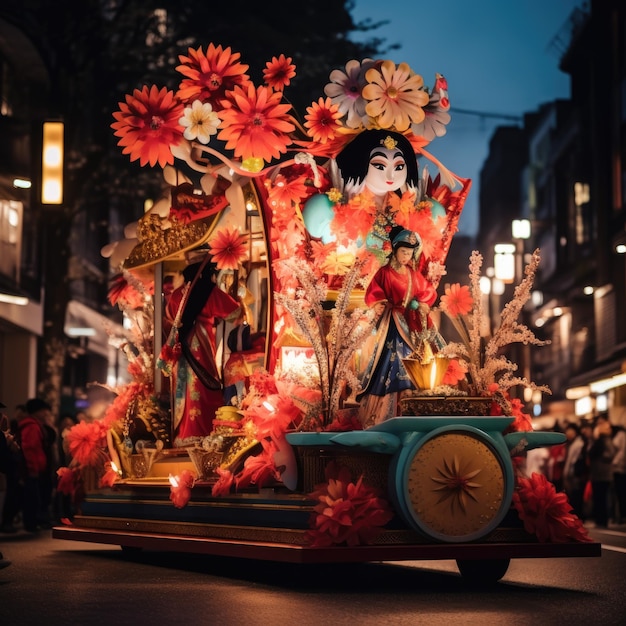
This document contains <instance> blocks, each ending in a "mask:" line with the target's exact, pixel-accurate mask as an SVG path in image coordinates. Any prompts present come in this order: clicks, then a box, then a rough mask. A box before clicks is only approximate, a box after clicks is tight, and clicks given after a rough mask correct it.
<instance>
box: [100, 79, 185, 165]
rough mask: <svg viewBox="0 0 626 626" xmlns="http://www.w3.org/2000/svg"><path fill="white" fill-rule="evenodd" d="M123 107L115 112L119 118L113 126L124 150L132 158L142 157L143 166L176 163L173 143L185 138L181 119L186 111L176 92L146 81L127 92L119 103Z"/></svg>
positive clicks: (123, 152) (141, 163)
mask: <svg viewBox="0 0 626 626" xmlns="http://www.w3.org/2000/svg"><path fill="white" fill-rule="evenodd" d="M119 107H120V110H119V111H116V112H115V113H113V117H114V118H115V120H116V121H115V122H114V123H113V124H111V128H113V129H114V130H115V133H114V135H115V136H116V137H120V140H119V141H118V142H117V145H118V146H122V147H123V148H124V149H123V150H122V154H130V160H131V161H136V160H137V159H139V164H140V165H141V166H142V167H143V166H144V165H146V164H148V163H149V164H150V165H151V166H154V165H156V164H157V163H158V164H159V165H160V166H161V167H165V166H166V165H171V164H172V163H174V156H173V155H172V152H171V150H170V144H177V143H178V142H179V141H180V140H181V136H182V133H183V128H182V126H180V124H179V123H178V120H179V119H180V117H181V115H182V114H183V105H182V104H181V103H180V102H178V101H177V100H176V98H175V97H174V92H173V91H169V90H168V89H167V88H165V87H163V88H162V89H160V90H159V88H158V87H156V86H155V85H152V87H150V88H148V87H147V86H146V85H144V87H143V88H142V89H141V91H140V90H139V89H135V90H134V91H133V94H132V95H127V96H126V102H120V103H119Z"/></svg>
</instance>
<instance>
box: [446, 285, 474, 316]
mask: <svg viewBox="0 0 626 626" xmlns="http://www.w3.org/2000/svg"><path fill="white" fill-rule="evenodd" d="M472 306H474V301H473V300H472V294H471V293H470V290H469V287H468V286H467V285H463V286H461V285H460V284H459V283H454V284H453V285H448V286H446V292H445V294H444V295H443V296H441V308H442V309H443V310H444V312H445V313H447V314H448V315H450V317H458V316H459V315H467V314H468V313H469V312H470V311H471V310H472Z"/></svg>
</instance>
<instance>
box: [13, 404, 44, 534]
mask: <svg viewBox="0 0 626 626" xmlns="http://www.w3.org/2000/svg"><path fill="white" fill-rule="evenodd" d="M51 410H52V409H51V407H50V405H49V404H48V403H47V402H44V401H43V400H40V399H39V398H31V399H30V400H28V402H26V416H25V417H23V418H22V419H21V420H20V422H19V424H18V429H19V439H20V445H21V447H22V455H23V457H24V490H23V502H22V518H23V522H24V528H25V530H27V531H28V532H36V531H37V530H39V528H42V527H49V525H50V520H49V513H48V512H47V511H46V510H45V505H44V502H45V499H44V498H43V497H42V496H43V493H42V491H43V490H44V489H45V488H46V485H47V483H48V481H47V480H46V478H47V472H48V456H47V454H46V431H45V430H44V426H43V424H44V422H45V421H46V418H47V416H48V414H49V413H50V412H51Z"/></svg>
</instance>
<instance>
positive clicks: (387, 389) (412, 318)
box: [357, 226, 437, 428]
mask: <svg viewBox="0 0 626 626" xmlns="http://www.w3.org/2000/svg"><path fill="white" fill-rule="evenodd" d="M390 240H391V248H392V252H391V255H390V257H389V261H388V262H387V264H386V265H383V266H382V267H381V268H380V269H379V270H378V271H377V272H376V274H375V275H374V277H373V278H372V280H371V282H370V283H369V285H368V286H367V289H366V291H365V303H366V304H367V305H368V306H369V307H373V308H374V309H375V311H376V313H377V314H378V315H380V319H379V321H378V330H377V334H376V344H375V347H374V351H373V354H372V357H371V359H370V361H369V363H368V366H367V368H366V371H365V375H364V377H363V380H362V390H361V392H360V394H359V395H358V396H357V399H358V400H359V402H360V408H359V416H360V419H361V421H362V423H363V427H364V428H368V427H369V426H373V425H374V424H378V423H380V422H383V421H385V420H388V419H390V418H391V417H395V416H396V415H398V399H399V394H400V392H401V391H404V390H406V389H411V388H412V387H413V385H412V383H411V379H410V378H409V376H408V374H407V372H406V370H405V368H404V365H403V364H402V359H403V358H406V357H408V356H409V355H410V354H411V353H412V352H414V351H415V349H416V347H415V346H414V345H413V342H412V339H411V335H412V333H415V334H418V333H420V332H421V331H422V330H423V329H422V322H421V320H423V319H425V320H428V321H427V323H428V325H429V327H430V325H431V322H430V320H429V319H428V315H429V313H430V308H431V306H432V305H433V304H434V302H435V300H436V299H437V292H436V290H435V288H434V287H433V286H432V285H431V284H430V283H429V282H428V281H427V280H426V278H425V277H424V275H423V274H422V273H421V272H419V271H418V270H417V269H416V265H417V260H418V259H419V256H420V254H421V247H422V246H421V241H420V238H419V236H418V235H417V234H416V233H414V232H412V231H410V230H406V229H404V228H402V227H401V226H394V228H392V229H391V232H390Z"/></svg>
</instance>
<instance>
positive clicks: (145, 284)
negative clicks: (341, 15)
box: [53, 44, 600, 580]
mask: <svg viewBox="0 0 626 626" xmlns="http://www.w3.org/2000/svg"><path fill="white" fill-rule="evenodd" d="M179 61H180V64H179V65H178V66H177V67H176V70H177V71H178V72H179V74H180V76H181V78H180V84H179V86H178V89H177V91H170V90H168V89H167V88H159V87H157V86H144V87H143V88H142V89H137V90H135V91H134V92H133V94H130V95H127V96H126V98H125V100H124V101H123V102H120V104H119V110H118V111H116V112H115V113H114V115H113V117H114V120H115V121H114V123H113V124H112V128H113V129H114V132H115V135H116V136H117V137H118V138H119V145H120V146H121V147H122V149H123V153H124V154H127V155H129V156H130V159H131V160H132V161H138V162H139V165H140V166H149V167H153V168H155V170H156V171H159V170H160V175H162V177H163V181H164V187H163V189H164V191H163V196H162V197H161V198H159V199H158V200H157V201H156V202H155V203H154V205H153V206H152V207H151V208H150V209H149V210H148V211H147V212H146V213H145V215H143V216H142V217H141V218H140V219H139V221H138V222H136V223H133V224H130V225H129V226H128V227H127V228H126V231H125V238H124V239H123V240H120V241H116V242H113V243H112V244H111V245H109V246H107V247H106V248H105V249H104V250H103V254H105V255H106V256H108V257H109V258H110V261H111V267H112V268H113V269H114V270H115V276H114V278H113V279H112V281H111V289H110V292H109V299H110V302H111V305H112V306H116V307H119V309H120V310H122V311H123V313H124V316H125V318H126V321H127V324H126V326H127V327H128V329H129V330H128V332H127V335H126V336H125V337H124V338H123V341H122V342H121V347H120V349H121V350H122V351H123V353H124V355H125V356H126V358H127V360H128V372H129V380H128V381H127V382H125V383H124V384H120V385H117V386H115V387H114V388H112V391H113V392H114V393H115V399H114V400H113V401H112V403H111V404H110V406H108V408H107V410H106V412H105V413H104V415H103V416H102V417H101V418H100V419H98V420H95V421H93V422H91V423H88V422H82V423H80V424H78V425H76V426H75V427H73V428H72V429H71V431H70V433H69V435H68V442H69V450H70V453H71V455H72V458H73V460H72V462H71V464H70V465H69V467H66V468H61V470H60V471H59V485H58V489H59V491H60V492H62V493H65V494H69V495H71V496H72V499H73V503H74V509H73V515H72V516H71V518H68V519H65V520H64V524H63V525H60V526H58V527H56V528H54V530H53V536H54V537H56V538H58V539H70V540H77V541H89V542H99V543H104V544H115V545H120V546H122V548H125V549H141V548H143V549H151V550H170V551H179V552H198V553H206V554H214V555H227V556H236V557H243V558H252V559H269V560H276V561H289V562H298V563H331V562H357V561H381V560H386V561H396V560H415V559H454V560H456V562H457V564H458V566H459V570H460V572H461V573H462V574H463V575H464V576H471V577H472V578H473V579H477V578H482V579H485V580H497V579H499V578H500V577H502V576H503V575H504V573H505V572H506V569H507V567H508V564H509V561H510V559H511V558H521V557H524V558H533V557H579V556H599V555H600V546H599V544H598V543H596V542H594V541H592V540H591V539H590V537H589V536H588V535H587V532H586V530H585V529H584V527H583V525H582V523H581V521H580V520H579V519H578V518H577V517H576V516H575V515H574V514H573V512H572V509H571V506H570V505H569V502H568V500H567V496H566V495H565V494H564V493H557V492H556V491H555V488H554V486H553V485H552V484H551V483H549V482H548V481H547V480H546V478H545V477H544V476H543V475H539V474H532V475H530V476H528V475H526V473H525V456H526V453H527V452H528V451H529V450H532V449H533V448H537V447H543V446H550V445H553V444H557V443H561V442H563V440H564V437H563V436H562V435H561V434H559V433H546V432H535V431H533V429H532V424H531V420H530V418H529V416H528V415H527V414H526V413H525V412H524V405H523V402H522V401H521V400H520V399H519V398H520V396H521V393H520V390H523V389H524V387H528V388H531V389H537V387H536V386H535V385H534V384H533V382H532V381H529V380H526V379H524V378H520V377H518V376H516V374H515V372H516V369H517V367H516V365H515V363H513V362H512V361H511V360H509V357H508V354H509V353H508V352H507V350H508V349H509V347H510V346H511V344H515V343H523V344H530V345H534V346H536V347H537V349H541V347H540V346H541V343H542V342H541V341H539V340H538V339H537V338H536V337H535V335H534V334H533V333H532V331H531V330H530V329H529V328H528V327H527V326H525V325H524V324H522V323H520V322H519V321H518V318H519V316H520V313H521V310H522V308H523V306H524V304H525V303H526V301H527V300H528V298H529V296H530V292H531V288H532V283H533V279H534V276H535V273H536V271H537V268H538V265H539V263H540V255H539V251H535V252H534V253H533V254H532V255H531V258H530V261H529V263H528V265H527V267H526V269H525V274H524V277H523V279H522V281H521V282H520V284H519V285H517V287H516V289H515V293H514V295H513V298H512V300H511V301H510V302H509V303H508V304H507V305H506V307H505V308H504V310H503V312H502V315H501V316H500V325H499V327H498V328H496V329H495V330H494V331H493V333H492V334H488V335H487V336H485V335H484V333H483V332H482V331H483V330H484V327H485V325H484V323H483V310H482V300H481V297H480V289H479V280H480V273H481V265H482V257H481V255H480V253H479V252H474V253H473V254H472V255H471V258H470V259H468V277H467V284H463V285H462V284H458V283H454V284H445V283H442V278H443V277H444V276H445V274H446V270H445V265H446V257H447V255H448V252H449V249H450V244H451V242H452V237H453V236H454V234H455V232H456V231H457V228H458V220H459V217H460V214H461V211H462V209H463V205H464V202H465V199H466V197H467V193H468V192H469V190H470V185H471V183H470V181H469V180H467V179H463V178H460V177H459V176H457V175H456V174H454V173H452V172H450V171H449V170H448V169H447V168H446V167H445V166H444V165H443V164H442V163H440V162H438V161H437V159H436V158H435V157H434V156H433V155H432V154H431V153H430V152H429V151H427V150H426V146H427V145H428V144H429V143H430V141H431V140H433V139H434V138H436V137H438V136H441V135H443V134H444V133H445V130H446V124H447V123H448V121H449V119H450V115H449V109H450V103H449V100H448V92H447V84H446V81H445V78H444V77H443V76H441V75H437V76H436V77H435V80H434V84H433V86H432V88H429V87H427V86H425V84H424V81H423V79H422V77H421V76H419V75H418V74H416V73H415V72H414V71H413V70H412V69H411V68H410V67H409V66H408V65H407V64H406V63H400V64H396V63H394V62H392V61H390V60H373V59H366V60H364V61H361V62H359V61H356V60H352V61H349V62H348V63H347V64H346V66H345V68H342V69H335V70H333V71H332V72H331V73H330V79H329V82H328V84H327V85H326V86H325V87H324V89H323V94H324V95H320V98H319V99H318V100H317V101H315V102H313V103H312V104H311V106H310V107H308V108H307V109H306V113H305V114H304V115H303V116H302V118H300V117H299V116H298V115H297V114H296V112H294V111H293V109H292V107H291V106H290V105H289V104H288V103H287V101H286V99H285V98H284V91H285V89H286V88H287V87H288V86H289V83H290V81H291V79H293V77H294V76H295V67H294V65H293V64H292V62H291V59H289V58H286V57H284V56H283V55H281V56H280V57H275V58H273V59H272V60H271V61H269V62H268V63H267V64H266V69H265V70H264V72H263V77H262V78H263V84H259V85H257V84H255V83H254V82H253V81H252V79H251V78H250V77H249V76H248V75H247V73H246V72H247V70H248V66H247V65H245V64H244V63H243V62H242V60H241V59H240V55H239V54H238V53H237V52H233V51H232V50H231V49H230V48H227V47H223V46H221V45H214V44H210V45H209V46H208V47H207V48H206V50H204V49H203V48H202V47H201V48H198V49H189V50H188V51H187V52H186V53H185V54H181V56H180V57H179ZM156 175H157V174H156V172H155V176H156ZM399 251H403V253H402V254H404V256H405V258H406V259H407V260H405V261H401V258H402V254H401V253H400V252H399ZM407 251H408V252H407ZM407 281H408V282H407ZM394 290H395V292H398V291H399V297H397V298H396V296H394V295H393V294H392V292H393V291H394ZM396 295H397V294H396ZM394 298H395V299H394ZM396 300H397V301H396ZM444 326H445V327H447V328H450V329H452V330H453V331H454V332H453V334H452V335H453V336H446V337H444V336H443V335H442V333H441V329H442V328H444ZM118 339H119V338H118ZM540 390H541V391H544V392H548V391H549V390H547V389H543V388H540Z"/></svg>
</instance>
